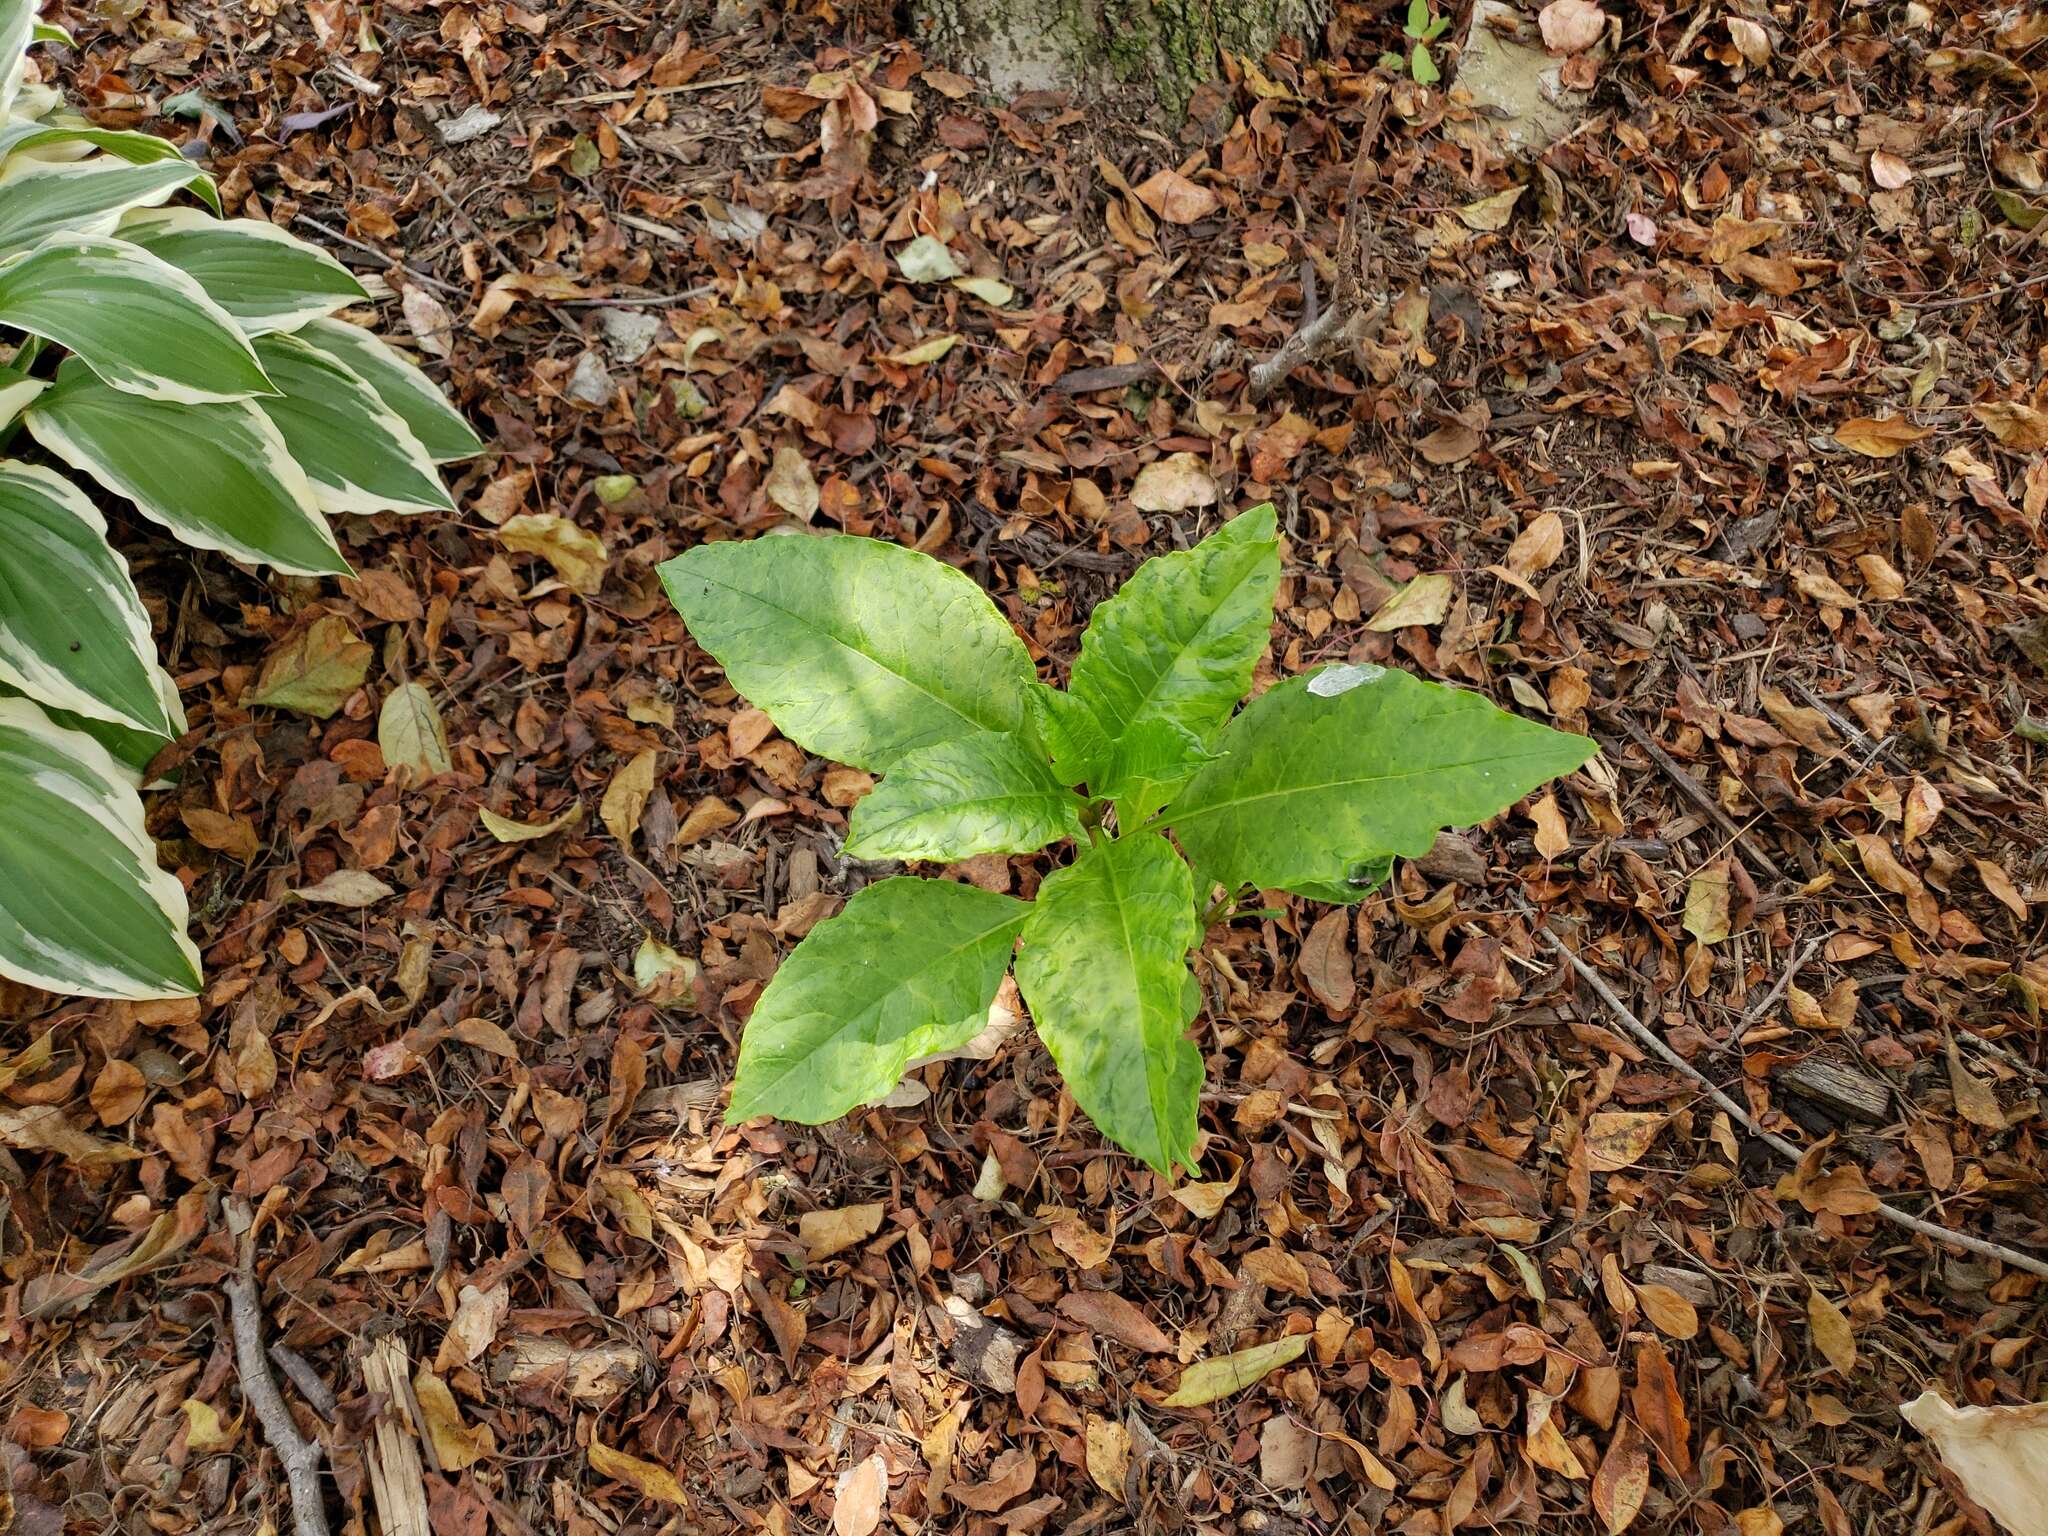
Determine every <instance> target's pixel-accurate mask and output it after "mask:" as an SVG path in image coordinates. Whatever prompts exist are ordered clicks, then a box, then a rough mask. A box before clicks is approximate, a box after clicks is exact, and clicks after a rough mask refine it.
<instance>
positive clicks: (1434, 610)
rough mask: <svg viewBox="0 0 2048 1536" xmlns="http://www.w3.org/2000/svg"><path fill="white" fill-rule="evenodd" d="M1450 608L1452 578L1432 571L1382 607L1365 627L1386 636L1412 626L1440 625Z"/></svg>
mask: <svg viewBox="0 0 2048 1536" xmlns="http://www.w3.org/2000/svg"><path fill="white" fill-rule="evenodd" d="M1450 607H1451V578H1450V577H1449V576H1447V575H1445V574H1444V573H1443V572H1441V571H1430V572H1426V573H1425V574H1423V575H1421V576H1417V577H1416V578H1415V579H1414V580H1413V581H1411V582H1409V583H1408V584H1407V585H1406V586H1405V587H1403V588H1401V590H1400V591H1398V592H1396V593H1395V594H1394V595H1393V596H1392V597H1390V598H1388V599H1387V600H1386V601H1385V602H1384V603H1382V604H1380V608H1379V612H1377V613H1375V614H1374V615H1373V616H1372V618H1371V620H1370V621H1368V622H1367V624H1366V626H1365V627H1366V628H1367V629H1369V630H1371V631H1372V632H1373V633H1374V634H1376V635H1386V634H1392V633H1393V632H1394V631H1395V630H1397V629H1406V628H1408V627H1409V626H1410V625H1411V624H1421V625H1431V624H1441V623H1443V621H1444V615H1445V614H1446V613H1448V612H1449V611H1450Z"/></svg>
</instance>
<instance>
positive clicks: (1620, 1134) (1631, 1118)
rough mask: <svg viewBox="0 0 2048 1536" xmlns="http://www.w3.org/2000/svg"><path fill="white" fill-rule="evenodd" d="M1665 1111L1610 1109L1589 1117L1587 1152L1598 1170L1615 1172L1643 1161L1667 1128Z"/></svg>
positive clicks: (1595, 1169)
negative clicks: (1659, 1112)
mask: <svg viewBox="0 0 2048 1536" xmlns="http://www.w3.org/2000/svg"><path fill="white" fill-rule="evenodd" d="M1667 1119H1668V1117H1667V1116H1665V1115H1660V1114H1656V1113H1653V1112H1651V1111H1648V1110H1626V1109H1607V1110H1601V1111H1600V1112H1599V1113H1597V1114H1595V1115H1592V1116H1590V1117H1589V1118H1588V1119H1587V1121H1586V1156H1587V1157H1588V1159H1590V1161H1591V1163H1592V1167H1593V1171H1594V1172H1595V1173H1614V1172H1616V1171H1617V1170H1619V1169H1622V1168H1632V1167H1634V1166H1635V1165H1636V1164H1637V1163H1639V1162H1641V1161H1642V1159H1643V1155H1644V1154H1645V1153H1647V1152H1648V1151H1649V1150H1650V1147H1651V1144H1652V1143H1654V1142H1655V1141H1656V1139H1657V1133H1658V1132H1659V1131H1661V1130H1663V1129H1664V1125H1665V1121H1666V1120H1667Z"/></svg>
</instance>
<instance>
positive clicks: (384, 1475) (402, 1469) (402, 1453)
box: [363, 1334, 433, 1536]
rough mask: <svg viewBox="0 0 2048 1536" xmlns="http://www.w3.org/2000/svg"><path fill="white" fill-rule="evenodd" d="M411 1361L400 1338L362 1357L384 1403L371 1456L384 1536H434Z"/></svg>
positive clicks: (367, 1378)
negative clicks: (414, 1405)
mask: <svg viewBox="0 0 2048 1536" xmlns="http://www.w3.org/2000/svg"><path fill="white" fill-rule="evenodd" d="M411 1377H412V1370H411V1362H410V1361H408V1360H407V1359H406V1354H405V1345H404V1343H403V1342H401V1341H400V1340H399V1339H398V1338H397V1336H395V1335H392V1334H386V1335H385V1336H384V1337H383V1338H381V1339H379V1340H377V1342H376V1343H374V1344H372V1345H370V1347H369V1348H368V1349H366V1350H365V1351H364V1352H363V1385H364V1386H366V1387H368V1388H369V1389H370V1390H371V1391H372V1392H376V1393H380V1394H381V1395H382V1396H383V1398H384V1408H383V1411H382V1412H381V1413H379V1414H378V1415H377V1427H376V1430H375V1432H374V1433H373V1434H372V1435H371V1437H370V1441H369V1443H368V1445H367V1446H366V1447H365V1450H366V1451H367V1453H368V1455H367V1460H368V1463H369V1468H370V1494H371V1497H372V1498H373V1499H375V1500H376V1504H377V1521H378V1524H379V1525H381V1526H382V1527H383V1529H384V1533H385V1536H433V1527H432V1525H431V1524H430V1522H429V1521H428V1519H427V1483H426V1473H425V1472H424V1471H423V1470H422V1468H421V1466H420V1450H419V1439H418V1437H417V1434H416V1428H417V1426H415V1425H414V1423H413V1419H412V1410H411V1406H410V1405H411V1402H412V1394H411V1391H410V1385H411Z"/></svg>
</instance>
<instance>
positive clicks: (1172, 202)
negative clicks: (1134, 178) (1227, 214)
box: [1132, 171, 1217, 224]
mask: <svg viewBox="0 0 2048 1536" xmlns="http://www.w3.org/2000/svg"><path fill="white" fill-rule="evenodd" d="M1132 190H1133V191H1135V192H1136V193H1137V194H1138V201H1139V202H1141V203H1143V204H1144V205H1145V206H1146V207H1147V208H1150V209H1151V210H1152V211H1153V212H1154V213H1156V214H1158V215H1159V217H1161V218H1162V219H1164V220H1166V222H1167V223H1169V224H1192V223H1194V222H1195V221H1196V220H1197V219H1205V218H1207V217H1208V216H1209V215H1210V214H1212V213H1214V212H1215V211H1216V208H1217V199H1216V194H1215V193H1214V192H1211V191H1210V190H1209V189H1208V188H1207V187H1204V186H1200V185H1198V184H1197V183H1195V182H1192V181H1189V180H1188V179H1187V177H1185V176H1183V175H1181V173H1180V172H1179V171H1159V172H1156V173H1155V174H1153V175H1151V176H1149V177H1147V178H1146V179H1145V180H1144V181H1141V182H1139V183H1138V185H1137V186H1136V187H1134V188H1133V189H1132Z"/></svg>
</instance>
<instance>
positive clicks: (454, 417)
mask: <svg viewBox="0 0 2048 1536" xmlns="http://www.w3.org/2000/svg"><path fill="white" fill-rule="evenodd" d="M294 334H295V335H296V336H297V337H298V338H299V340H301V341H303V342H304V343H305V344H306V345H307V346H309V347H314V348H317V349H318V350H320V351H321V352H324V353H326V354H327V355H328V356H329V357H331V358H333V359H334V361H336V362H337V363H340V364H341V365H342V366H343V367H345V368H347V369H348V371H349V372H350V373H353V374H354V375H355V376H356V377H357V378H359V379H361V380H362V381H363V382H364V383H366V384H368V385H369V386H370V388H372V389H374V390H375V391H376V392H377V395H378V397H379V398H380V399H381V400H383V402H384V403H385V404H386V405H387V406H389V407H390V408H391V409H392V410H394V411H396V412H397V413H398V414H399V415H400V416H401V417H403V418H404V420H405V424H406V425H407V426H408V427H411V428H412V435H413V436H414V437H416V438H418V439H419V440H420V442H421V443H422V444H423V445H425V447H426V450H427V452H428V454H429V455H430V456H431V457H432V458H433V460H434V462H435V463H436V464H448V463H452V462H454V461H455V460H456V459H468V458H474V457H475V456H476V455H477V454H479V453H481V452H483V447H484V445H483V442H482V440H481V439H480V438H478V437H477V435H476V433H475V432H474V431H472V430H471V428H470V425H469V423H468V422H466V421H464V420H463V419H462V413H461V412H460V411H458V410H456V409H455V407H454V406H452V405H450V404H449V403H448V402H447V400H446V399H445V398H444V397H443V396H442V394H441V391H440V390H439V389H437V388H435V386H434V381H433V380H432V379H430V378H428V377H427V376H426V375H425V374H424V373H422V372H420V370H419V369H418V368H416V367H414V366H413V365H412V364H411V363H410V362H408V361H406V359H405V358H403V357H401V356H400V355H399V354H398V352H397V351H396V350H395V349H394V348H392V347H390V346H387V345H386V344H385V343H384V342H382V341H379V340H378V339H377V338H376V337H375V336H372V335H371V334H370V333H369V332H368V331H366V330H364V329H363V328H362V327H361V326H360V325H350V324H349V323H348V322H347V321H345V320H331V319H329V320H315V321H313V322H312V323H311V324H310V325H307V326H305V327H304V328H303V329H301V330H299V331H296V332H295V333H294Z"/></svg>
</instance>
